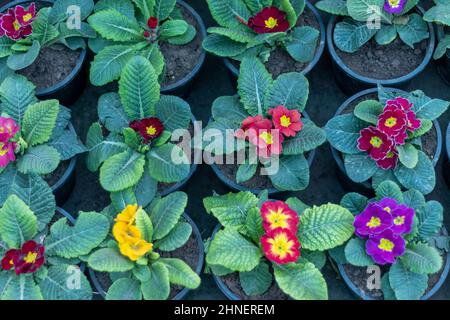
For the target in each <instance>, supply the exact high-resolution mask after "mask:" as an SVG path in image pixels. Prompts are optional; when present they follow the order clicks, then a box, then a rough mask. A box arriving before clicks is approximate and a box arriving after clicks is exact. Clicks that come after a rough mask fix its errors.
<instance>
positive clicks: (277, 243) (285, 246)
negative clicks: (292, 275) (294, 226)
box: [269, 233, 294, 259]
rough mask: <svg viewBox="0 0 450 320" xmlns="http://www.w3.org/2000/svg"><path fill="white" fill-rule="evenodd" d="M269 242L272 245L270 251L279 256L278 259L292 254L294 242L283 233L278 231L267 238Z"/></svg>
mask: <svg viewBox="0 0 450 320" xmlns="http://www.w3.org/2000/svg"><path fill="white" fill-rule="evenodd" d="M269 243H270V244H271V245H272V247H271V248H270V251H271V252H272V253H273V254H274V255H276V256H278V257H280V259H284V258H285V257H286V256H287V255H291V254H292V250H291V248H292V246H293V245H294V242H293V241H292V240H289V239H288V237H287V236H286V235H285V234H284V233H280V234H278V235H276V236H275V238H273V239H269Z"/></svg>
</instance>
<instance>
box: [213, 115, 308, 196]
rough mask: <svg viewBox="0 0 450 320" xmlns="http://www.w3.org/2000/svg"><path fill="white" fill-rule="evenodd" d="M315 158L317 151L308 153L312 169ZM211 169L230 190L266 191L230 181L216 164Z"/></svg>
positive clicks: (276, 192) (276, 193)
mask: <svg viewBox="0 0 450 320" xmlns="http://www.w3.org/2000/svg"><path fill="white" fill-rule="evenodd" d="M302 115H303V116H304V117H305V118H306V119H311V118H310V117H309V115H308V114H307V113H306V111H302ZM315 156H316V150H315V149H314V150H311V151H308V157H307V160H308V164H309V167H311V165H312V163H313V162H314V158H315ZM211 168H212V169H213V171H214V173H215V174H216V175H217V177H218V178H219V179H220V180H221V181H222V182H223V183H224V184H225V185H226V186H227V187H228V188H230V189H231V190H234V191H238V192H239V191H250V192H251V193H253V194H256V195H258V194H260V193H261V192H263V191H265V189H251V188H247V187H245V186H242V185H240V184H238V183H237V182H236V181H234V180H232V179H230V178H229V177H227V176H226V175H225V174H224V173H223V172H222V171H221V170H220V169H219V167H218V166H217V165H216V164H215V163H212V164H211ZM268 192H269V195H278V196H279V195H281V194H283V193H285V192H290V191H280V190H278V189H275V188H271V189H268Z"/></svg>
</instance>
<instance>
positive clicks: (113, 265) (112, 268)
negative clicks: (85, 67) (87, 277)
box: [87, 248, 134, 272]
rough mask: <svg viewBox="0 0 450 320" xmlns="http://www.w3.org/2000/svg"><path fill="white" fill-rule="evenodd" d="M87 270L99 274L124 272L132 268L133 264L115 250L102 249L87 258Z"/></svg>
mask: <svg viewBox="0 0 450 320" xmlns="http://www.w3.org/2000/svg"><path fill="white" fill-rule="evenodd" d="M87 262H88V265H89V268H92V269H94V270H95V271H99V272H126V271H130V270H132V269H133V268H134V263H133V261H131V260H130V259H128V258H127V257H125V256H123V255H122V254H120V252H119V250H118V249H116V248H103V249H99V250H97V251H95V252H94V253H92V254H91V255H90V256H89V258H88V261H87Z"/></svg>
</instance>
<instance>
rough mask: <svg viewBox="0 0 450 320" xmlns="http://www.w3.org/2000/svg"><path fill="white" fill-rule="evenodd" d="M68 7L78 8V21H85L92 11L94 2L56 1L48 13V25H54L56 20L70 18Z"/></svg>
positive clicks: (90, 0)
mask: <svg viewBox="0 0 450 320" xmlns="http://www.w3.org/2000/svg"><path fill="white" fill-rule="evenodd" d="M70 6H77V7H79V8H80V19H81V20H84V19H86V18H87V17H88V16H89V15H90V14H91V12H92V10H93V9H94V1H92V0H58V1H56V2H55V4H54V5H53V7H52V10H51V12H50V16H49V21H50V23H56V22H57V21H58V20H61V19H62V20H64V19H65V18H67V16H70V14H69V13H71V12H72V11H69V13H68V9H69V7H70Z"/></svg>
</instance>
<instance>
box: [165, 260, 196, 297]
mask: <svg viewBox="0 0 450 320" xmlns="http://www.w3.org/2000/svg"><path fill="white" fill-rule="evenodd" d="M158 261H159V262H161V263H162V264H164V265H165V267H166V268H167V271H169V281H170V283H172V284H175V285H179V286H183V287H185V288H188V289H197V288H198V287H199V286H200V282H201V280H200V277H199V276H198V274H197V273H195V272H194V270H192V269H191V267H189V265H188V264H187V263H186V262H184V261H183V260H180V259H176V258H162V259H160V260H158Z"/></svg>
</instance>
